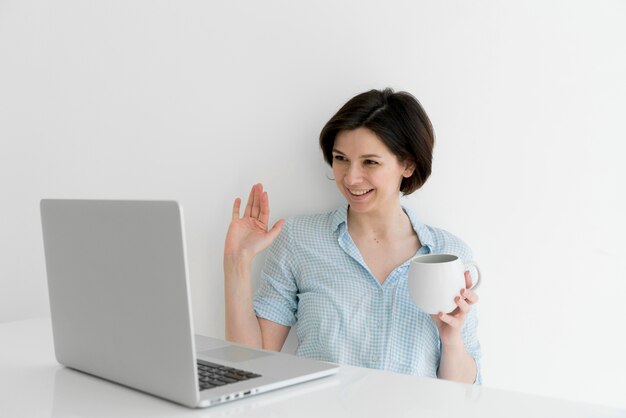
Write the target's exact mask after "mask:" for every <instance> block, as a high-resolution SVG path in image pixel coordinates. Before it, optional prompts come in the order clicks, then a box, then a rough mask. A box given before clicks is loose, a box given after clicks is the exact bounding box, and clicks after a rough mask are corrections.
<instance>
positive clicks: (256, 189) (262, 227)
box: [224, 183, 285, 263]
mask: <svg viewBox="0 0 626 418" xmlns="http://www.w3.org/2000/svg"><path fill="white" fill-rule="evenodd" d="M240 207H241V199H240V198H237V199H235V203H234V204H233V214H232V219H231V222H230V226H229V228H228V233H227V234H226V243H225V244H224V257H225V259H226V258H229V259H231V260H234V261H237V262H242V261H243V262H248V263H250V262H252V259H253V258H254V256H256V255H257V254H258V253H260V252H261V251H263V250H264V249H266V248H267V247H269V245H270V244H271V243H272V241H274V239H276V237H277V236H278V234H279V233H280V230H281V228H282V226H283V224H284V223H285V221H284V220H282V219H281V220H279V221H278V222H276V223H275V224H274V226H273V227H272V228H271V229H268V222H269V217H270V209H269V198H268V196H267V192H264V191H263V185H262V184H260V183H259V184H255V185H254V186H252V190H250V196H248V203H247V205H246V209H245V211H244V214H243V216H241V217H240V216H239V212H240Z"/></svg>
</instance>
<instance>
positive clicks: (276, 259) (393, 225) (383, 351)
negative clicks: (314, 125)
mask: <svg viewBox="0 0 626 418" xmlns="http://www.w3.org/2000/svg"><path fill="white" fill-rule="evenodd" d="M433 145H434V134H433V130H432V126H431V123H430V120H429V119H428V116H427V115H426V113H425V112H424V110H423V109H422V107H421V106H420V104H419V102H418V101H417V100H416V99H415V98H414V97H413V96H411V95H410V94H408V93H405V92H397V93H395V92H393V90H391V89H385V90H383V91H378V90H371V91H369V92H366V93H362V94H359V95H357V96H356V97H354V98H352V99H351V100H350V101H348V103H346V104H345V105H344V106H343V107H342V108H341V109H340V110H339V111H338V112H337V114H335V115H334V116H333V117H332V118H331V119H330V121H329V122H328V123H327V124H326V126H325V127H324V128H323V129H322V132H321V134H320V146H321V148H322V151H323V154H324V159H325V160H326V162H327V163H328V164H329V165H330V166H331V167H332V170H333V174H334V179H335V182H336V184H337V188H338V189H339V191H340V192H341V193H342V194H343V196H344V197H345V200H346V202H345V204H344V205H343V206H342V207H341V208H339V209H338V210H336V211H333V212H330V213H325V214H320V215H312V216H296V217H293V218H290V219H288V220H287V221H284V220H279V221H278V222H276V224H275V225H274V226H273V227H272V228H271V229H270V228H269V225H268V221H269V200H268V196H267V193H266V192H264V191H263V186H262V185H260V184H257V185H254V186H253V187H252V190H251V191H250V196H249V197H248V202H247V205H246V208H245V211H244V214H243V217H240V205H241V199H239V198H237V199H236V200H235V203H234V205H233V214H232V221H231V224H230V227H229V230H228V233H227V236H226V243H225V248H224V275H225V297H226V338H227V339H229V340H231V341H235V342H239V343H242V344H247V345H250V346H254V347H260V348H265V349H269V350H276V351H278V350H280V349H281V348H282V346H283V344H284V342H285V339H286V338H287V334H288V333H289V329H290V327H291V326H292V325H294V324H295V323H296V322H297V323H298V327H297V335H298V341H299V345H298V349H297V354H298V355H302V356H306V357H311V358H316V359H319V360H326V361H331V362H336V363H344V364H353V365H357V366H363V367H371V368H378V369H385V370H390V371H395V372H400V373H406V374H415V375H420V376H431V377H439V378H443V379H449V380H456V381H459V382H465V383H473V382H475V383H480V381H481V379H480V367H479V366H480V363H479V361H480V345H479V343H478V339H477V335H476V326H477V319H476V313H475V310H474V309H472V305H473V304H475V303H476V302H477V301H478V297H477V295H476V294H475V293H474V292H472V291H471V290H469V289H463V290H460V294H459V295H458V296H457V298H456V299H455V301H456V304H457V308H456V309H455V310H454V311H453V312H451V313H449V314H443V313H440V314H438V315H433V316H430V315H428V314H426V313H424V312H423V311H421V310H420V309H419V308H417V307H416V306H415V305H414V304H413V303H412V301H411V300H410V296H409V294H408V290H407V271H408V266H409V262H410V259H411V258H412V257H414V256H415V255H417V254H428V253H449V254H454V255H457V256H459V257H460V258H461V259H464V260H469V259H471V258H472V257H471V251H470V249H469V248H468V247H467V245H465V244H464V243H463V242H462V241H461V240H460V239H458V238H457V237H455V236H453V235H452V234H450V233H449V232H446V231H444V230H441V229H437V228H433V227H430V226H427V225H424V224H423V223H421V222H420V221H419V220H418V219H417V217H416V216H415V215H414V214H413V213H412V212H411V211H410V210H409V209H407V208H404V207H402V206H401V204H400V195H401V194H404V195H408V194H410V193H412V192H413V191H415V190H417V189H418V188H420V187H421V186H422V185H423V184H424V182H425V181H426V179H427V178H428V177H429V175H430V172H431V162H432V150H433ZM268 247H269V253H268V257H267V260H266V264H265V267H264V269H263V272H262V279H261V285H260V288H259V291H258V293H257V295H256V296H255V298H254V300H253V297H252V289H251V284H250V267H251V264H252V260H253V259H254V257H255V256H256V255H257V254H258V253H259V252H261V251H263V250H264V249H266V248H268ZM465 279H466V284H467V287H468V288H469V287H470V285H471V277H470V275H469V273H468V272H466V273H465Z"/></svg>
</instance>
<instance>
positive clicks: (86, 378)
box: [52, 367, 339, 418]
mask: <svg viewBox="0 0 626 418" xmlns="http://www.w3.org/2000/svg"><path fill="white" fill-rule="evenodd" d="M338 385H339V381H338V380H335V379H332V377H331V378H323V379H319V380H314V381H310V382H306V383H302V384H298V385H295V386H292V387H289V388H283V389H279V390H276V391H272V392H267V393H264V394H261V395H257V396H252V397H250V398H246V399H241V400H237V401H233V402H230V403H227V404H224V405H218V406H215V407H211V408H207V409H190V408H187V407H185V406H182V405H177V404H175V403H172V402H170V401H167V400H164V399H161V398H157V397H155V396H152V395H150V394H146V393H143V392H140V391H137V390H135V389H132V388H128V387H125V386H122V385H119V384H117V383H114V382H110V381H107V380H103V379H100V378H98V377H95V376H92V375H89V374H85V373H82V372H79V371H76V370H73V369H70V368H65V367H64V368H61V369H59V370H57V372H56V374H55V377H54V395H53V404H52V417H53V418H61V417H63V418H65V417H87V416H88V417H94V418H98V417H107V418H108V417H112V416H115V417H124V416H129V417H130V416H132V417H139V416H146V417H147V416H150V417H154V416H159V417H170V416H171V417H180V416H184V415H186V414H193V415H194V416H211V417H223V416H228V417H232V416H233V415H240V414H241V415H242V416H247V415H248V414H250V416H255V417H256V416H265V414H263V409H264V408H265V407H272V406H274V405H276V404H284V403H285V402H288V401H289V400H290V399H293V398H300V397H303V396H305V397H306V396H307V395H309V396H310V395H311V394H315V393H316V392H319V391H324V390H329V389H330V390H333V389H334V390H336V388H337V387H338ZM272 410H273V409H271V408H270V409H267V411H265V412H267V416H271V415H273V414H272V413H271V411H272Z"/></svg>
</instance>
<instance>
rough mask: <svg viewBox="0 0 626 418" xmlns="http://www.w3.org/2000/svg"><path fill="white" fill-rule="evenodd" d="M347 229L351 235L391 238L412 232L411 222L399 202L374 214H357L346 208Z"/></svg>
mask: <svg viewBox="0 0 626 418" xmlns="http://www.w3.org/2000/svg"><path fill="white" fill-rule="evenodd" d="M348 229H349V230H350V233H351V234H358V235H375V236H377V237H380V238H382V239H385V238H393V237H397V236H398V235H401V234H403V233H406V231H407V230H412V229H413V228H412V226H411V221H410V220H409V218H408V216H407V215H406V213H405V212H404V210H402V206H400V202H398V203H397V204H396V205H394V206H393V207H392V208H391V209H389V210H385V211H377V212H375V213H358V212H355V211H351V210H350V208H348Z"/></svg>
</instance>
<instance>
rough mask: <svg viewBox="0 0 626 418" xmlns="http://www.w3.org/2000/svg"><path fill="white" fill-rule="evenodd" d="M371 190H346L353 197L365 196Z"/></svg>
mask: <svg viewBox="0 0 626 418" xmlns="http://www.w3.org/2000/svg"><path fill="white" fill-rule="evenodd" d="M372 190H374V189H364V190H352V189H348V191H349V192H350V194H351V195H353V196H363V195H364V194H367V193H369V192H371V191H372Z"/></svg>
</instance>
